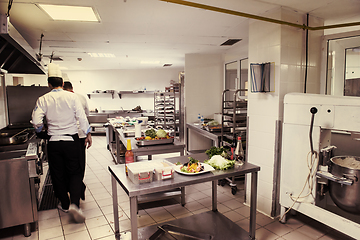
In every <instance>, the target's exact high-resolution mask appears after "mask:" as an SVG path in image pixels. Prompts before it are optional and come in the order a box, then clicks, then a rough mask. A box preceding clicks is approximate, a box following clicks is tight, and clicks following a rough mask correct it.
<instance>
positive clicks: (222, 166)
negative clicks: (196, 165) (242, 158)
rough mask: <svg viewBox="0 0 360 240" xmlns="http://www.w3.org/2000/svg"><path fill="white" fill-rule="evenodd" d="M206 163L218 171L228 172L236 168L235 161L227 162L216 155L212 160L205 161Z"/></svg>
mask: <svg viewBox="0 0 360 240" xmlns="http://www.w3.org/2000/svg"><path fill="white" fill-rule="evenodd" d="M204 163H207V164H209V165H210V166H212V167H213V168H215V169H216V170H226V169H230V168H233V167H234V165H235V160H227V159H225V158H224V157H223V156H221V155H214V156H212V157H211V158H210V160H206V161H204Z"/></svg>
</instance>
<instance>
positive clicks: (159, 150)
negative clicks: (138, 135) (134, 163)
mask: <svg viewBox="0 0 360 240" xmlns="http://www.w3.org/2000/svg"><path fill="white" fill-rule="evenodd" d="M111 128H112V129H113V131H114V132H115V142H116V143H115V144H116V162H117V163H123V162H121V161H120V159H121V158H120V142H122V144H124V146H126V144H127V140H128V139H130V140H131V149H132V151H133V153H134V159H135V160H136V157H137V156H146V155H147V156H148V159H149V160H150V159H151V156H152V155H154V154H163V153H174V152H179V153H180V155H181V156H183V155H184V150H185V144H183V143H181V142H180V141H179V140H177V139H174V143H171V144H161V145H152V146H137V145H136V140H135V138H134V137H125V135H124V133H123V131H122V129H121V128H115V127H114V126H111Z"/></svg>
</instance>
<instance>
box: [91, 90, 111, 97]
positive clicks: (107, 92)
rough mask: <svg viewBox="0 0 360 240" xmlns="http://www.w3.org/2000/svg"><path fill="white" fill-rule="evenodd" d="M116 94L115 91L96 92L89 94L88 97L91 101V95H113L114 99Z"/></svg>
mask: <svg viewBox="0 0 360 240" xmlns="http://www.w3.org/2000/svg"><path fill="white" fill-rule="evenodd" d="M114 93H115V90H106V91H101V90H96V91H95V92H92V93H88V94H87V96H88V98H89V99H90V98H91V95H99V94H111V96H112V98H113V99H114Z"/></svg>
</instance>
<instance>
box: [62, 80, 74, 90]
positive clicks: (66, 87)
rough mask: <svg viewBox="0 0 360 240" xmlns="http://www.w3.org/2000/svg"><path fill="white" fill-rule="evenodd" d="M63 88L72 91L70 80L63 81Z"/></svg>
mask: <svg viewBox="0 0 360 240" xmlns="http://www.w3.org/2000/svg"><path fill="white" fill-rule="evenodd" d="M63 89H64V90H66V91H69V92H72V90H73V86H72V84H71V82H69V81H65V82H64V85H63Z"/></svg>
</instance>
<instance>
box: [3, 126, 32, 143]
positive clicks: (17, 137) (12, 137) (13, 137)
mask: <svg viewBox="0 0 360 240" xmlns="http://www.w3.org/2000/svg"><path fill="white" fill-rule="evenodd" d="M28 130H29V129H28V128H26V129H24V130H22V131H20V132H18V133H15V134H13V133H10V132H1V133H0V145H2V146H3V145H11V144H20V143H24V142H26V141H27V140H28V137H29V133H28V132H26V131H28Z"/></svg>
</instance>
